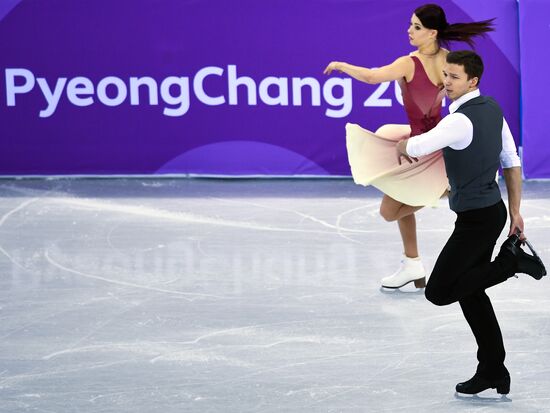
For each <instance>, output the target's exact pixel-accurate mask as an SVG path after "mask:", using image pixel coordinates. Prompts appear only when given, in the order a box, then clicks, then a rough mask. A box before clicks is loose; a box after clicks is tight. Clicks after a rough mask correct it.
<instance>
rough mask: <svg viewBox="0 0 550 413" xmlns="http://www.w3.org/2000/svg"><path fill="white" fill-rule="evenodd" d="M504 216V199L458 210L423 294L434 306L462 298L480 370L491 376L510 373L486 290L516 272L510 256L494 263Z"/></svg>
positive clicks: (461, 301) (498, 258)
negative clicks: (487, 204)
mask: <svg viewBox="0 0 550 413" xmlns="http://www.w3.org/2000/svg"><path fill="white" fill-rule="evenodd" d="M506 217H507V211H506V207H505V206H504V203H503V202H502V200H501V201H499V202H498V203H497V204H495V205H492V206H490V207H487V208H481V209H475V210H470V211H465V212H459V213H457V219H456V222H455V228H454V231H453V233H452V234H451V237H450V238H449V240H448V241H447V243H446V244H445V247H444V248H443V250H442V251H441V254H439V257H438V259H437V262H436V264H435V266H434V269H433V272H432V274H431V276H430V278H429V281H428V284H427V286H426V292H425V293H426V298H427V299H428V300H429V301H431V302H432V303H434V304H436V305H448V304H451V303H454V302H457V301H458V302H459V304H460V307H461V308H462V312H463V314H464V317H465V318H466V321H467V322H468V324H469V325H470V328H471V329H472V332H473V334H474V336H475V339H476V342H477V346H478V351H477V359H478V366H477V374H478V375H480V376H481V377H484V378H487V379H493V378H498V377H501V376H502V375H503V374H506V373H507V370H506V367H505V366H504V358H505V355H506V352H505V350H504V343H503V341H502V333H501V331H500V327H499V325H498V321H497V318H496V316H495V312H494V310H493V306H492V305H491V301H490V300H489V297H488V296H487V294H486V293H485V289H487V288H489V287H491V286H493V285H496V284H498V283H500V282H502V281H504V280H506V279H508V278H509V277H510V276H512V275H513V269H512V268H513V263H512V262H510V259H509V257H500V256H498V257H497V258H495V260H494V261H492V262H491V257H492V254H493V250H494V247H495V243H496V241H497V239H498V237H499V236H500V234H501V232H502V229H503V228H504V225H505V224H506Z"/></svg>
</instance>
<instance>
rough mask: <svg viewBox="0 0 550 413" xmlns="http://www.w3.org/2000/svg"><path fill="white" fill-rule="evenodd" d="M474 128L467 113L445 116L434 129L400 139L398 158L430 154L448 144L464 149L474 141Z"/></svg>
mask: <svg viewBox="0 0 550 413" xmlns="http://www.w3.org/2000/svg"><path fill="white" fill-rule="evenodd" d="M473 129H474V128H473V125H472V122H471V121H470V119H468V118H467V117H466V115H463V114H462V113H453V114H451V115H448V116H446V117H444V118H443V119H442V120H441V122H439V123H438V124H437V125H436V127H435V128H433V129H432V130H430V131H428V132H426V133H423V134H421V135H417V136H413V137H412V138H410V139H405V140H403V141H400V142H399V143H398V144H397V153H398V158H399V160H401V157H402V156H406V157H418V156H424V155H429V154H430V153H433V152H436V151H438V150H440V149H443V148H445V147H446V146H450V147H451V148H453V149H456V150H461V149H464V148H466V147H467V146H468V145H469V144H470V143H471V142H472V136H473ZM407 160H408V159H407ZM409 162H410V160H409ZM399 163H401V162H399Z"/></svg>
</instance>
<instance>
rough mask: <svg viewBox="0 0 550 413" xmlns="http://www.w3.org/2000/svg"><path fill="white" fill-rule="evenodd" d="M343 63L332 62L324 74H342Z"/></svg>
mask: <svg viewBox="0 0 550 413" xmlns="http://www.w3.org/2000/svg"><path fill="white" fill-rule="evenodd" d="M342 64H343V63H342V62H330V63H329V64H328V66H327V67H326V69H325V70H324V71H323V74H325V75H330V74H331V73H332V72H333V71H334V70H337V71H339V72H340V73H341V72H342Z"/></svg>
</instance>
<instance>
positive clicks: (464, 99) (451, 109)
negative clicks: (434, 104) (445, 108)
mask: <svg viewBox="0 0 550 413" xmlns="http://www.w3.org/2000/svg"><path fill="white" fill-rule="evenodd" d="M480 95H481V92H480V91H479V89H476V90H472V91H471V92H468V93H466V94H464V95H462V96H460V97H459V98H458V99H457V100H455V101H454V102H453V103H451V104H450V105H449V113H455V111H456V110H457V109H458V108H459V107H461V106H462V105H463V104H464V103H466V102H468V101H469V100H472V99H473V98H477V97H478V96H480Z"/></svg>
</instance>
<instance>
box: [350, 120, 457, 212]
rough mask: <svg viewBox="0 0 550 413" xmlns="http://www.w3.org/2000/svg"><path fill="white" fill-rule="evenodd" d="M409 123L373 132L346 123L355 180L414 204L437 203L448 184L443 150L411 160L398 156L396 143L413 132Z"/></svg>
mask: <svg viewBox="0 0 550 413" xmlns="http://www.w3.org/2000/svg"><path fill="white" fill-rule="evenodd" d="M410 133H411V129H410V127H409V126H408V125H384V126H382V127H381V128H380V129H378V130H377V131H376V133H372V132H370V131H368V130H366V129H363V128H361V127H360V126H359V125H356V124H353V123H348V124H346V146H347V151H348V161H349V164H350V166H351V173H352V176H353V180H354V181H355V183H356V184H358V185H364V186H367V185H372V186H374V187H375V188H378V189H379V190H380V191H382V192H383V193H384V194H386V195H388V196H390V197H392V198H393V199H395V200H397V201H399V202H402V203H404V204H407V205H411V206H436V205H437V204H438V202H439V199H440V198H441V197H442V196H443V194H444V193H445V191H446V190H447V188H448V185H449V182H448V180H447V174H446V172H445V164H444V162H443V153H442V152H441V151H437V152H434V153H432V154H430V155H427V156H422V157H420V158H419V159H418V162H414V161H413V163H412V164H410V163H409V162H407V160H405V158H402V162H401V165H399V162H398V160H397V152H396V149H395V145H396V143H397V142H398V141H400V140H401V139H405V138H408V137H409V136H410Z"/></svg>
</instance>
